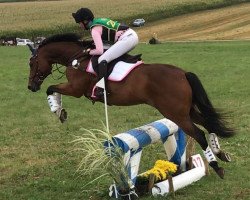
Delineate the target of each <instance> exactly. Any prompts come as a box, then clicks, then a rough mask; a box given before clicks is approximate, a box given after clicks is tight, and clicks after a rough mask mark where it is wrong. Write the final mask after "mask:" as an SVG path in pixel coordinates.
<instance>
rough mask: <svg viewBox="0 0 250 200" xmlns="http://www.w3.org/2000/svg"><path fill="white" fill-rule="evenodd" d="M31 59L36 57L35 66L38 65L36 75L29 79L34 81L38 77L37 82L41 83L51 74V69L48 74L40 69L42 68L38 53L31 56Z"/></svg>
mask: <svg viewBox="0 0 250 200" xmlns="http://www.w3.org/2000/svg"><path fill="white" fill-rule="evenodd" d="M31 59H34V60H35V61H33V62H35V64H36V65H35V67H36V71H35V73H34V75H33V76H30V77H29V80H32V81H34V79H35V78H36V77H37V78H38V79H37V81H36V83H38V84H39V85H40V84H41V83H42V82H43V81H44V79H45V78H46V77H47V76H48V75H49V74H51V71H50V73H48V74H45V73H43V72H42V71H41V70H40V68H39V62H38V54H37V53H36V54H35V55H33V56H32V57H31V58H30V60H31Z"/></svg>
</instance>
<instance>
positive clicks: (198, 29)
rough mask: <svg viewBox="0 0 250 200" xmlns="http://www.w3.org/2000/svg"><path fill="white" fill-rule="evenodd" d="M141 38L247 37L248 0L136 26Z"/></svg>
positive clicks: (249, 34) (249, 32)
mask: <svg viewBox="0 0 250 200" xmlns="http://www.w3.org/2000/svg"><path fill="white" fill-rule="evenodd" d="M136 31H137V32H138V35H139V37H140V41H142V42H145V41H148V40H149V39H150V38H151V37H152V36H153V35H154V34H156V36H157V38H158V39H159V40H160V41H184V40H247V39H248V40H249V39H250V3H244V4H240V5H235V6H230V7H226V8H221V9H216V10H209V11H201V12H196V13H192V14H186V15H182V16H178V17H173V18H168V19H164V20H160V21H157V22H154V23H150V24H146V25H145V26H144V27H141V28H137V29H136Z"/></svg>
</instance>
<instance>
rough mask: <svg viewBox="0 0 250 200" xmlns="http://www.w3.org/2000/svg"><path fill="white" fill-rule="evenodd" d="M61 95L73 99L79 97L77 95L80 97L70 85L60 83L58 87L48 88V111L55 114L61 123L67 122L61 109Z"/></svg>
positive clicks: (65, 113) (65, 115)
mask: <svg viewBox="0 0 250 200" xmlns="http://www.w3.org/2000/svg"><path fill="white" fill-rule="evenodd" d="M62 94H63V95H69V96H75V97H79V95H80V96H82V94H80V93H79V92H76V90H75V89H74V87H73V86H72V85H71V84H70V83H61V84H59V85H52V86H49V87H48V89H47V100H48V103H49V106H50V110H51V112H53V113H55V114H56V115H57V116H58V117H59V119H60V121H61V122H62V123H63V122H65V121H66V120H67V112H66V110H65V109H64V108H63V107H62Z"/></svg>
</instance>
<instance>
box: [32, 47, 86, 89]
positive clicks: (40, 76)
mask: <svg viewBox="0 0 250 200" xmlns="http://www.w3.org/2000/svg"><path fill="white" fill-rule="evenodd" d="M88 55H89V54H88V49H87V48H86V49H84V50H82V49H81V50H79V51H77V52H76V53H75V54H73V56H71V57H70V58H69V60H68V62H67V63H68V64H67V65H66V67H67V66H71V67H72V61H73V60H74V59H77V60H78V62H79V63H81V62H82V61H83V60H85V59H86V57H88ZM31 59H34V60H33V61H32V62H34V64H33V65H35V67H36V71H35V73H34V74H33V76H30V77H29V80H31V81H32V82H33V81H34V79H35V78H36V77H37V80H36V83H37V84H39V85H40V84H41V83H42V82H43V81H44V79H45V78H46V77H47V76H48V75H49V74H52V72H51V71H50V72H49V73H47V74H46V73H43V72H42V71H41V70H40V68H39V62H38V53H37V52H35V54H34V55H33V56H32V57H31V58H30V60H31ZM78 69H79V70H81V71H83V70H85V69H82V68H80V67H79V68H78Z"/></svg>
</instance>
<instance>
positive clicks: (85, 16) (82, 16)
mask: <svg viewBox="0 0 250 200" xmlns="http://www.w3.org/2000/svg"><path fill="white" fill-rule="evenodd" d="M72 16H73V17H74V19H75V21H76V23H80V22H83V21H84V20H87V21H92V20H93V19H94V14H93V13H92V11H91V10H90V9H88V8H80V9H79V10H77V11H76V13H72Z"/></svg>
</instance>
